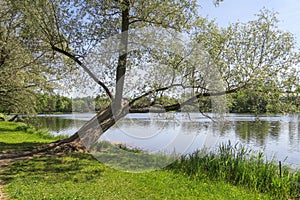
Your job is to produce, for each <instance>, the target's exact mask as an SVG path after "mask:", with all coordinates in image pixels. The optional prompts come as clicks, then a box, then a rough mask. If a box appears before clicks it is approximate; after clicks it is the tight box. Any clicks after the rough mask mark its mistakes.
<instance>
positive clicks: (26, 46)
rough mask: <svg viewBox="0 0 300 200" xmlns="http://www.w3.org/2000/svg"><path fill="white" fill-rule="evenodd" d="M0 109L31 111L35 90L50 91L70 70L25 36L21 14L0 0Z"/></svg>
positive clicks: (36, 93) (34, 101)
mask: <svg viewBox="0 0 300 200" xmlns="http://www.w3.org/2000/svg"><path fill="white" fill-rule="evenodd" d="M0 4H1V9H0V16H1V17H0V53H1V54H0V86H1V89H0V112H4V113H11V112H12V113H35V111H36V109H37V97H38V95H39V93H41V92H43V93H51V92H53V90H54V88H58V87H59V84H57V83H58V80H61V79H62V78H63V77H65V76H66V75H65V74H66V71H68V70H70V68H69V67H68V65H67V63H66V62H64V63H63V64H64V65H65V67H64V68H61V69H60V68H58V69H57V67H58V65H57V62H60V61H61V60H60V59H59V58H58V57H57V56H53V53H52V52H49V50H47V49H43V48H42V47H40V46H38V45H36V44H34V41H33V40H31V39H30V38H28V37H26V35H25V34H24V33H25V32H24V31H26V30H25V27H24V26H23V25H24V24H23V21H22V16H21V14H20V13H18V12H17V11H16V10H15V9H13V7H12V6H11V5H9V4H8V3H6V2H5V1H1V2H0Z"/></svg>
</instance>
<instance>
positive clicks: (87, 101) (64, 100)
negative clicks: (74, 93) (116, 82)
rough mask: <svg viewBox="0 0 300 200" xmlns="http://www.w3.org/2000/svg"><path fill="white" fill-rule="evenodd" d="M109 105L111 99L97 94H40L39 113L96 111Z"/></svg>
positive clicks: (37, 109)
mask: <svg viewBox="0 0 300 200" xmlns="http://www.w3.org/2000/svg"><path fill="white" fill-rule="evenodd" d="M108 105H109V99H108V98H104V97H100V96H97V97H96V98H93V97H90V96H88V97H80V98H79V97H78V98H69V97H65V96H60V95H40V96H39V97H38V103H37V106H36V107H37V108H36V111H37V113H55V112H63V113H69V112H95V111H98V110H100V109H102V108H105V107H106V106H108Z"/></svg>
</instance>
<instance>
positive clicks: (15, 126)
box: [0, 121, 63, 152]
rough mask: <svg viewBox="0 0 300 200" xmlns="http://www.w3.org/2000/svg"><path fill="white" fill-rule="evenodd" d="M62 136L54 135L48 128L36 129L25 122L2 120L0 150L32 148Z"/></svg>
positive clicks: (0, 125) (0, 124)
mask: <svg viewBox="0 0 300 200" xmlns="http://www.w3.org/2000/svg"><path fill="white" fill-rule="evenodd" d="M62 137H63V136H58V137H53V136H52V135H51V134H49V132H48V131H47V130H38V131H36V130H34V129H33V128H32V127H30V126H27V125H26V124H24V123H15V122H4V121H2V122H0V152H8V151H14V152H16V151H20V150H26V149H31V148H33V147H35V146H38V145H41V144H45V143H49V142H52V141H55V140H58V139H60V138H62Z"/></svg>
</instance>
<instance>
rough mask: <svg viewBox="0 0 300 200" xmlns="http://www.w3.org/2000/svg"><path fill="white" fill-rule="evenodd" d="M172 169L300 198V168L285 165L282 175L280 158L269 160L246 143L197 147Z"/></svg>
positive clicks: (279, 195)
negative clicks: (202, 148) (246, 146)
mask: <svg viewBox="0 0 300 200" xmlns="http://www.w3.org/2000/svg"><path fill="white" fill-rule="evenodd" d="M168 169H172V170H175V171H176V172H180V173H184V174H186V175H188V176H190V177H192V178H195V179H205V178H209V179H212V180H216V181H219V180H225V181H227V182H229V183H231V184H234V185H240V186H244V187H246V188H249V189H251V190H254V191H258V192H263V193H269V194H270V195H272V196H273V197H274V198H276V199H288V198H299V195H300V171H298V172H296V171H294V172H292V171H291V170H290V169H289V168H288V167H287V166H283V167H282V169H281V171H282V173H281V175H280V173H279V171H280V170H279V166H278V162H277V160H276V159H272V160H266V159H265V156H264V154H263V153H262V152H256V151H253V150H251V149H247V148H245V147H244V146H242V145H239V144H236V145H232V144H231V143H230V141H229V142H228V143H227V144H224V143H223V144H221V145H220V146H219V147H218V148H217V149H216V150H214V151H208V150H207V149H204V150H197V151H196V152H194V153H192V154H190V155H183V156H181V158H180V159H178V160H177V161H175V162H174V163H172V164H171V165H170V166H168Z"/></svg>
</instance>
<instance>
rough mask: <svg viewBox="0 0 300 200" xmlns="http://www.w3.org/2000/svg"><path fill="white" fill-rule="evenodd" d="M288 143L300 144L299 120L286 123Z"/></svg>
mask: <svg viewBox="0 0 300 200" xmlns="http://www.w3.org/2000/svg"><path fill="white" fill-rule="evenodd" d="M288 130H289V142H290V145H293V146H299V144H300V122H298V121H291V122H289V123H288Z"/></svg>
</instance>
